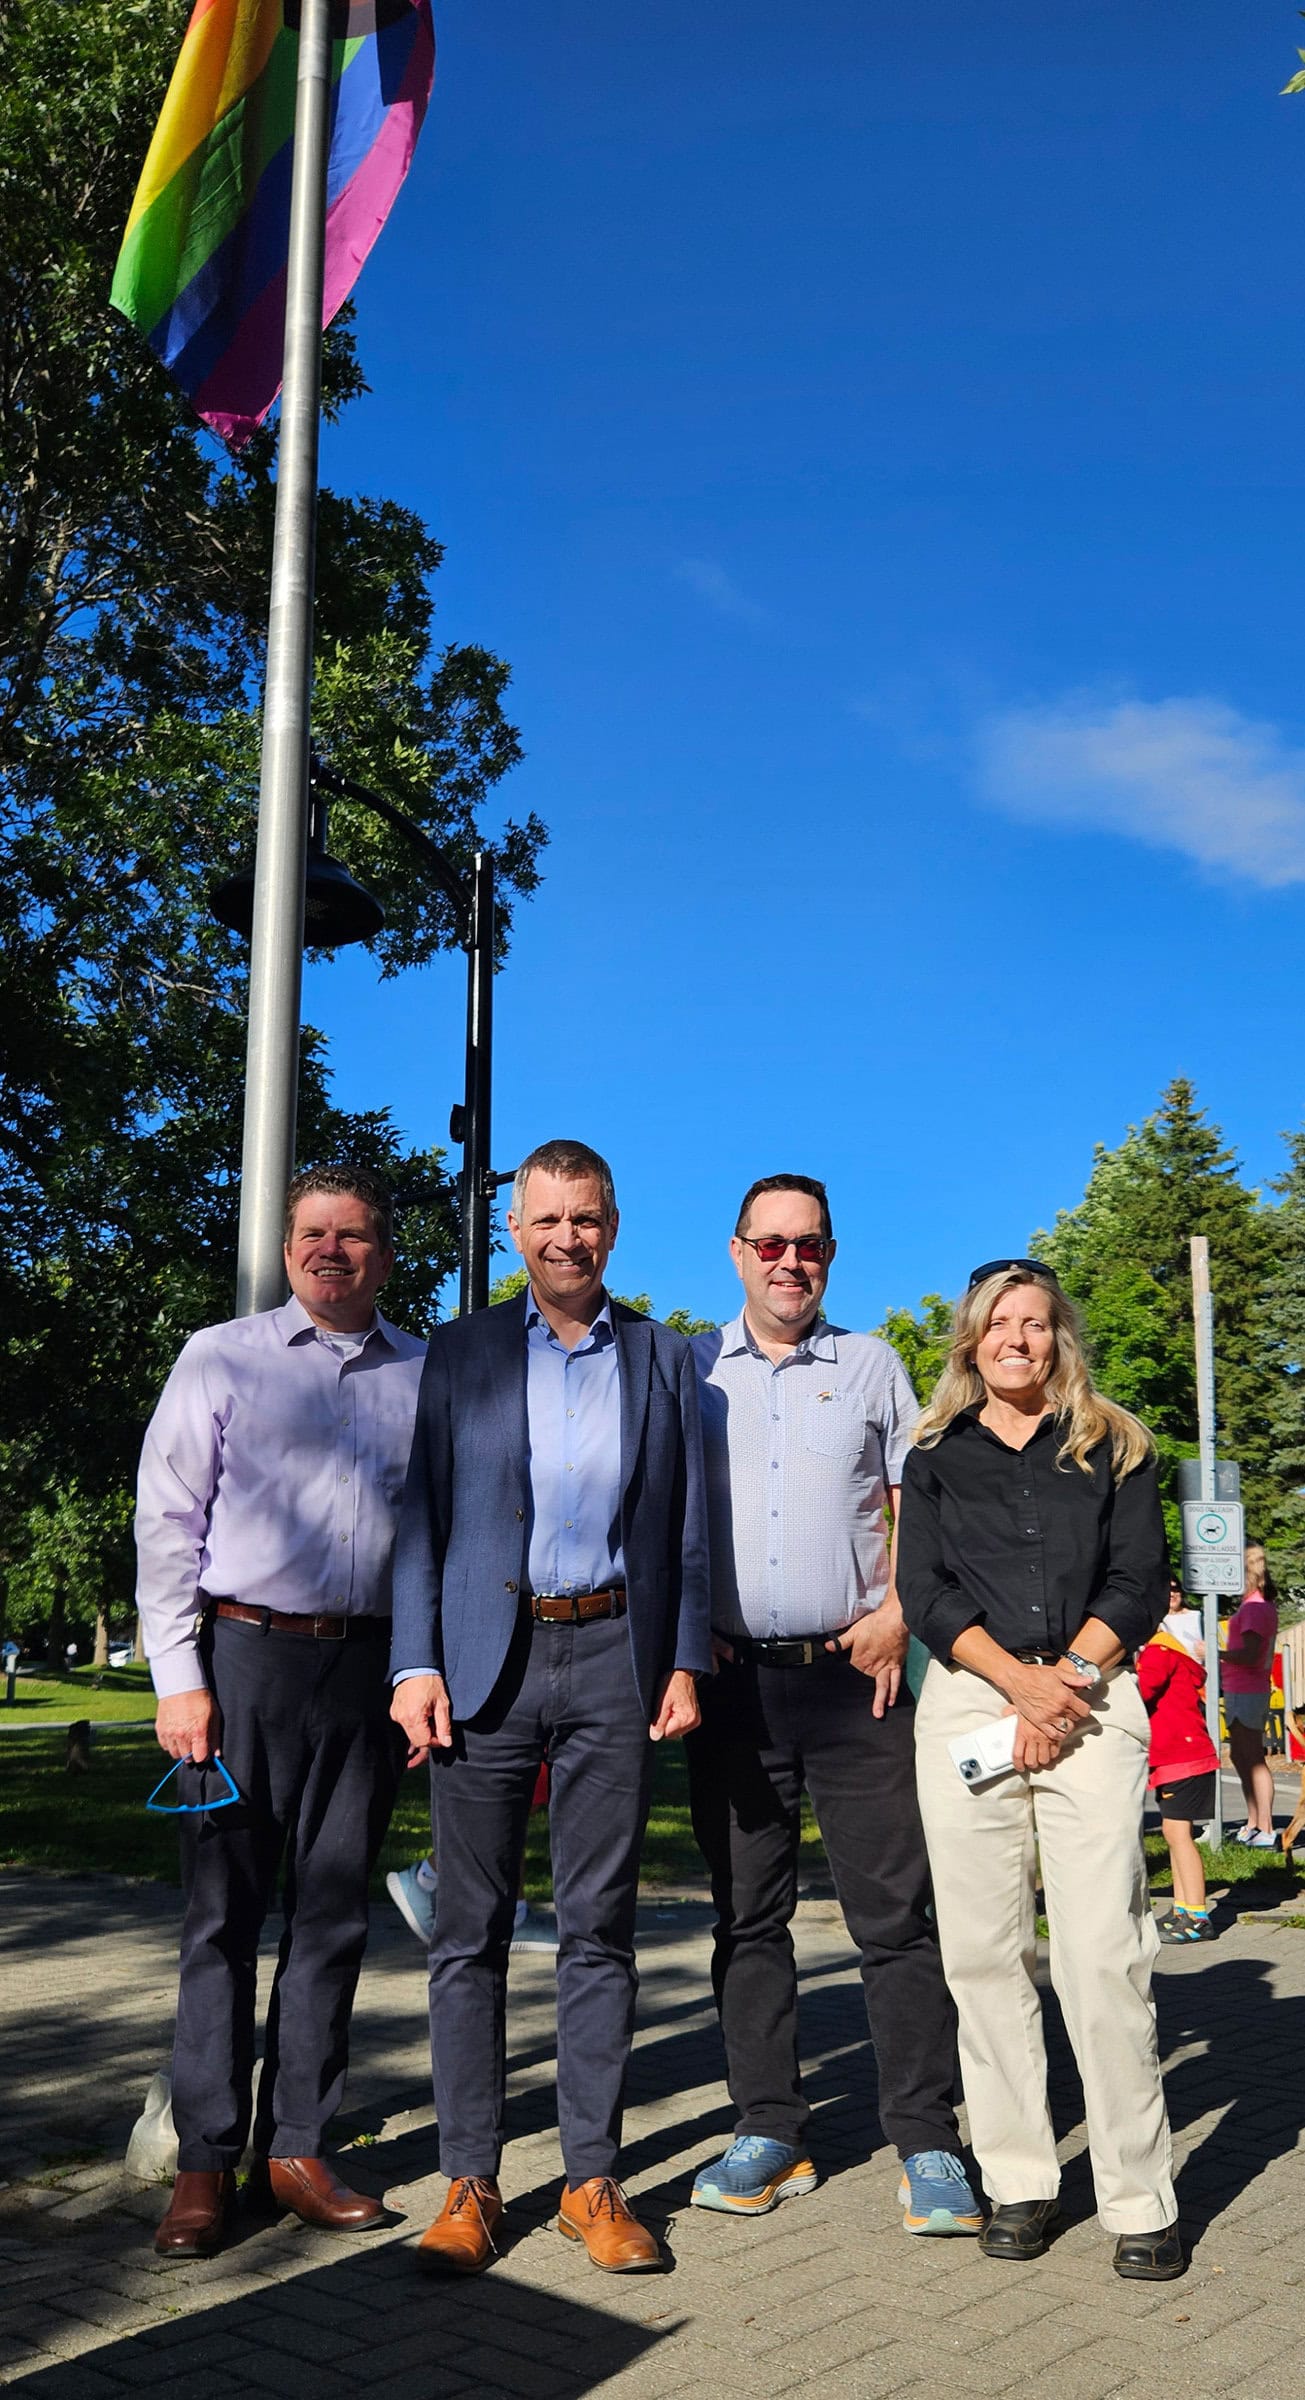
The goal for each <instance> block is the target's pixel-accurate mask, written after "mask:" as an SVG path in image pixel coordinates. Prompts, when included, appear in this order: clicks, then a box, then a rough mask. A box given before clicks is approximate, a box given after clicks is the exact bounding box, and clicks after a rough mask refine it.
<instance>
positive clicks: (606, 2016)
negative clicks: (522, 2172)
mask: <svg viewBox="0 0 1305 2400" xmlns="http://www.w3.org/2000/svg"><path fill="white" fill-rule="evenodd" d="M542 1759H547V1761H548V1765H549V1770H550V1781H549V1803H548V1816H549V1840H550V1844H551V1848H552V1855H553V1897H554V1901H555V1903H556V1906H557V1927H558V1951H557V2105H558V2125H559V2129H560V2133H561V2140H562V2156H563V2159H564V2161H565V2165H566V2173H567V2181H568V2182H569V2183H570V2184H572V2185H573V2186H574V2185H576V2184H580V2183H585V2182H587V2181H588V2179H589V2177H590V2176H592V2175H614V2174H615V2172H616V2162H617V2154H618V2152H619V2149H620V2142H621V2110H622V2101H623V2097H624V2087H625V2070H626V2064H627V2061H628V2059H629V2054H630V2042H631V2039H632V2037H633V2033H634V2004H635V1993H636V1991H637V1988H638V1977H637V1975H636V1972H635V1963H634V1914H635V1900H636V1895H637V1890H638V1881H639V1853H640V1849H641V1847H642V1843H643V1833H644V1826H645V1824H646V1822H647V1816H648V1797H649V1788H650V1783H651V1776H652V1760H653V1748H652V1744H651V1743H650V1741H649V1739H648V1721H647V1718H646V1716H645V1714H644V1710H643V1707H642V1704H641V1702H640V1699H639V1694H638V1691H637V1689H636V1686H635V1681H634V1668H633V1664H632V1662H631V1657H630V1634H629V1627H628V1625H627V1624H626V1622H625V1620H624V1619H623V1618H602V1617H599V1618H595V1619H594V1620H592V1621H591V1622H590V1623H589V1624H586V1625H532V1623H531V1620H530V1618H529V1616H528V1615H527V1614H526V1612H525V1611H524V1610H523V1612H522V1619H521V1623H520V1625H519V1627H518V1630H517V1635H516V1638H515V1640H514V1642H513V1646H512V1649H511V1651H510V1653H509V1656H508V1659H507V1663H506V1665H505V1666H504V1669H503V1673H502V1675H501V1676H500V1678H499V1681H498V1684H497V1686H496V1687H495V1690H494V1691H493V1693H492V1694H491V1696H490V1698H489V1700H488V1702H487V1703H486V1705H485V1707H484V1708H483V1709H482V1710H481V1711H480V1712H479V1714H478V1715H477V1716H475V1717H472V1718H469V1719H468V1720H467V1721H466V1723H465V1724H458V1725H456V1726H455V1728H454V1747H453V1749H452V1750H451V1751H447V1750H446V1751H437V1752H435V1753H433V1754H432V1758H431V1823H432V1828H433V1832H434V1841H435V1862H436V1865H437V1867H438V1870H439V1903H438V1906H437V1908H436V1911H435V1932H434V1936H433V1939H432V1942H431V1949H430V2029H431V2063H432V2068H433V2073H434V2083H435V2114H436V2117H437V2119H438V2122H439V2129H440V2165H441V2167H442V2168H443V2170H444V2172H445V2174H446V2175H449V2176H452V2177H457V2176H462V2175H497V2173H498V2168H499V2160H500V2158H501V2156H502V2151H503V2143H504V2138H505V2129H504V2115H505V2097H506V2072H507V2068H506V2022H507V1968H508V1946H509V1943H510V1941H511V1938H512V1921H513V1915H514V1911H515V1906H516V1896H517V1878H518V1873H519V1870H520V1864H521V1853H522V1849H523V1847H524V1844H525V1838H526V1820H527V1818H528V1816H529V1814H530V1801H531V1794H532V1792H533V1790H534V1786H535V1778H536V1776H537V1774H538V1770H539V1765H540V1761H541V1760H542Z"/></svg>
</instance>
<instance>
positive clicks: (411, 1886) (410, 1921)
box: [385, 1861, 435, 1947]
mask: <svg viewBox="0 0 1305 2400" xmlns="http://www.w3.org/2000/svg"><path fill="white" fill-rule="evenodd" d="M418 1864H420V1861H418ZM385 1889H386V1891H387V1892H388V1893H389V1895H390V1898H391V1900H392V1901H393V1902H394V1905H395V1907H396V1908H397V1910H398V1912H399V1915H400V1916H401V1917H402V1919H403V1922H404V1924H405V1925H406V1926H407V1928H408V1931H409V1933H415V1934H416V1936H417V1939H418V1941H419V1942H425V1943H426V1944H427V1946H428V1947H429V1944H430V1937H431V1935H432V1934H433V1932H434V1931H435V1894H434V1892H432V1891H430V1890H429V1889H428V1888H427V1886H426V1885H425V1884H424V1883H422V1882H421V1880H420V1878H419V1876H418V1873H417V1868H416V1867H404V1868H402V1869H401V1870H400V1872H399V1873H398V1874H390V1875H387V1876H386V1878H385Z"/></svg>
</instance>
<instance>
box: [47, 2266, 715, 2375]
mask: <svg viewBox="0 0 1305 2400" xmlns="http://www.w3.org/2000/svg"><path fill="white" fill-rule="evenodd" d="M128 2238H130V2241H131V2249H132V2252H138V2250H139V2245H140V2242H141V2239H142V2234H141V2229H140V2228H139V2227H135V2228H133V2232H132V2235H131V2236H130V2237H128ZM270 2238H271V2239H272V2240H275V2239H276V2237H275V2236H273V2237H270ZM228 2260H229V2261H230V2262H231V2266H230V2271H231V2272H233V2273H234V2272H247V2270H248V2266H249V2263H250V2244H249V2243H247V2242H240V2243H238V2244H237V2245H236V2247H235V2249H234V2250H233V2251H230V2252H227V2253H225V2254H224V2257H223V2258H222V2259H215V2260H212V2261H210V2262H208V2263H207V2264H206V2265H203V2266H196V2267H191V2268H188V2269H185V2270H175V2271H174V2272H175V2273H176V2276H177V2280H176V2282H175V2284H174V2283H172V2282H171V2281H168V2282H166V2283H165V2285H164V2286H163V2288H165V2289H173V2290H175V2293H176V2299H177V2302H178V2303H179V2313H178V2314H177V2316H176V2318H175V2319H174V2320H172V2321H170V2322H168V2323H167V2324H164V2325H152V2326H149V2327H145V2328H142V2329H141V2330H140V2331H139V2332H135V2333H131V2334H127V2335H124V2336H122V2337H120V2338H118V2339H116V2340H114V2339H109V2340H107V2341H105V2342H103V2343H101V2344H99V2345H97V2346H96V2347H95V2348H93V2349H90V2350H86V2351H83V2352H82V2353H81V2355H80V2356H79V2357H77V2358H75V2359H70V2360H67V2361H60V2362H58V2363H52V2364H51V2365H49V2366H46V2367H39V2368H34V2369H29V2370H28V2371H27V2372H25V2373H22V2374H19V2375H18V2376H16V2377H15V2378H14V2380H13V2381H12V2382H10V2383H9V2384H8V2385H7V2386H6V2389H7V2390H9V2391H13V2392H30V2393H32V2394H33V2395H37V2396H38V2400H63V2395H65V2394H66V2395H67V2396H68V2400H85V2396H86V2394H87V2393H96V2394H104V2393H108V2392H113V2391H119V2390H121V2391H124V2392H125V2391H132V2392H139V2391H141V2390H157V2391H158V2392H160V2393H166V2392H170V2391H172V2390H174V2389H177V2388H180V2387H182V2386H185V2387H186V2388H188V2389H192V2390H194V2389H197V2388H200V2387H201V2386H206V2387H207V2388H208V2389H210V2390H212V2391H215V2392H219V2393H220V2394H221V2395H222V2400H267V2395H268V2394H269V2393H271V2394H275V2393H278V2392H280V2393H284V2394H286V2395H288V2396H289V2395H300V2394H305V2395H307V2394H311V2395H312V2400H331V2396H332V2395H335V2394H341V2395H343V2394H352V2393H355V2392H362V2391H367V2392H377V2391H384V2390H386V2389H389V2388H393V2387H397V2386H399V2385H400V2384H403V2385H411V2386H412V2387H413V2388H414V2389H415V2390H417V2391H419V2392H421V2393H422V2394H427V2393H429V2392H432V2391H437V2392H438V2393H439V2395H440V2400H446V2396H447V2400H456V2396H457V2395H460V2394H463V2393H468V2394H470V2393H473V2392H474V2393H475V2394H476V2395H477V2400H521V2395H523V2394H528V2395H529V2396H530V2400H584V2395H585V2394H587V2393H589V2392H592V2391H595V2390H597V2389H598V2387H599V2386H600V2385H602V2384H604V2383H606V2382H608V2381H609V2380H610V2379H611V2378H612V2377H613V2376H616V2375H619V2374H621V2373H622V2372H623V2370H625V2369H626V2368H628V2367H630V2366H632V2365H633V2364H634V2363H635V2362H636V2361H637V2360H638V2359H640V2358H642V2357H643V2356H644V2355H645V2354H646V2353H647V2352H648V2351H650V2350H651V2349H653V2348H654V2347H655V2346H656V2345H657V2343H659V2342H660V2341H663V2340H664V2339H665V2338H666V2337H667V2336H668V2335H671V2334H674V2333H676V2332H678V2331H679V2330H680V2327H681V2325H682V2322H683V2319H682V2318H681V2317H680V2316H679V2315H678V2314H676V2313H674V2312H672V2311H671V2310H669V2309H667V2308H666V2307H665V2305H664V2298H665V2284H664V2281H662V2280H660V2279H657V2278H648V2279H647V2280H646V2283H645V2285H644V2287H643V2288H644V2290H645V2291H646V2293H647V2294H648V2299H647V2309H646V2312H645V2315H646V2318H648V2319H654V2318H655V2319H660V2321H659V2322H655V2323H651V2322H647V2321H645V2322H643V2323H635V2324H631V2323H630V2322H628V2321H627V2320H625V2319H623V2318H620V2317H617V2316H614V2315H611V2314H609V2313H608V2312H607V2311H606V2310H605V2309H601V2308H591V2307H588V2306H586V2305H585V2304H583V2303H582V2302H579V2301H574V2300H570V2299H565V2298H561V2297H559V2296H557V2295H555V2294H550V2293H543V2292H538V2291H534V2290H531V2289H530V2288H529V2287H528V2286H526V2285H524V2284H522V2283H520V2282H516V2281H514V2280H513V2278H512V2275H511V2272H510V2267H509V2266H508V2265H507V2264H506V2263H500V2264H499V2265H498V2266H496V2267H494V2268H493V2269H491V2271H490V2272H489V2273H488V2274H487V2275H485V2276H482V2277H477V2278H475V2279H474V2280H471V2281H463V2282H449V2283H445V2282H441V2281H439V2280H436V2279H434V2278H430V2277H426V2276H422V2275H421V2274H419V2273H418V2271H417V2270H416V2269H415V2268H414V2266H413V2263H412V2258H411V2254H410V2252H409V2251H408V2250H407V2248H406V2247H405V2246H402V2245H400V2244H398V2243H395V2242H390V2243H388V2244H387V2245H386V2246H385V2247H384V2248H383V2249H379V2248H378V2249H376V2250H372V2251H368V2252H365V2253H362V2254H360V2253H358V2252H351V2254H350V2255H349V2257H347V2258H342V2259H340V2260H339V2261H338V2262H335V2261H328V2262H326V2263H324V2264H321V2265H306V2266H305V2268H304V2270H303V2271H302V2272H300V2273H298V2274H295V2275H294V2276H293V2277H291V2278H289V2279H287V2280H282V2281H277V2282H275V2283H269V2284H267V2285H265V2286H264V2287H262V2288H260V2289H258V2290H256V2291H254V2292H245V2293H242V2294H239V2295H237V2296H233V2297H230V2298H223V2297H222V2278H223V2273H224V2269H225V2267H226V2262H227V2261H228ZM101 2261H102V2262H104V2254H103V2252H101ZM237 2262H238V2263H237ZM122 2263H123V2265H124V2267H125V2266H127V2265H128V2264H129V2263H130V2258H129V2254H128V2253H127V2252H126V2250H125V2249H124V2254H123V2261H122ZM269 2263H270V2260H269ZM104 2264H105V2265H107V2264H108V2262H104ZM70 2265H71V2261H70ZM109 2271H110V2272H111V2268H110V2270H109ZM659 2295H660V2296H659ZM103 2297H104V2294H103V2288H102V2289H101V2293H100V2299H101V2302H102V2301H103Z"/></svg>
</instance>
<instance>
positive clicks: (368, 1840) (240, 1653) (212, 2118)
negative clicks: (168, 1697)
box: [172, 1618, 407, 2168]
mask: <svg viewBox="0 0 1305 2400" xmlns="http://www.w3.org/2000/svg"><path fill="white" fill-rule="evenodd" d="M201 1655H202V1657H203V1660H204V1665H205V1671H206V1673H207V1675H208V1679H209V1683H210V1686H211V1688H212V1690H213V1693H214V1695H215V1697H216V1699H217V1703H218V1706H219V1708H220V1709H221V1711H222V1756H223V1758H224V1760H225V1761H226V1764H227V1767H228V1769H229V1770H230V1772H231V1774H232V1776H233V1777H234V1778H235V1781H236V1784H237V1785H238V1787H239V1790H240V1793H241V1801H240V1804H239V1805H238V1806H236V1807H232V1808H223V1809H215V1810H214V1811H213V1813H212V1814H211V1815H209V1816H198V1817H183V1818H182V1819H181V1820H180V1822H181V1864H182V1882H183V1886H184V1889H185V1895H186V1913H185V1922H184V1925H183V1929H182V1937H181V1988H180V1992H179V1995H178V2001H177V2037H176V2047H175V2050H174V2053H173V2067H172V2111H173V2117H174V2119H175V2122H176V2127H177V2134H178V2137H179V2141H180V2150H179V2154H178V2164H179V2165H180V2166H182V2167H207V2168H213V2167H234V2166H235V2165H236V2164H237V2163H238V2161H239V2159H240V2156H241V2153H242V2151H243V2149H244V2147H245V2143H246V2140H247V2139H248V2135H249V2126H250V2116H251V2108H252V2091H251V2086H252V2078H253V2066H254V2048H255V2032H254V2004H255V1987H256V1979H257V1958H258V1942H259V1936H260V1934H261V1932H262V1929H263V1923H264V1919H265V1918H266V1916H267V1913H268V1910H269V1908H270V1907H271V1905H272V1901H273V1899H274V1896H275V1892H276V1881H277V1874H278V1870H279V1869H280V1868H281V1865H282V1862H283V1861H284V1869H285V1875H284V1901H285V1914H284V1926H283V1931H282V1935H281V1947H280V1954H279V1956H278V1959H277V1964H276V1975H275V1979H274V1981H273V1985H272V1992H271V1997H270V2000H269V2003H268V2011H267V2028H266V2033H265V2035H264V2042H263V2068H262V2074H261V2076H260V2078H259V2088H258V2114H257V2120H256V2122H255V2126H254V2139H255V2146H256V2148H257V2149H258V2150H259V2152H260V2153H267V2154H269V2155H270V2156H272V2157H273V2158H316V2157H320V2155H321V2150H322V2136H323V2132H324V2129H325V2127H326V2125H327V2123H328V2121H329V2119H330V2118H331V2117H332V2116H333V2115H334V2113H335V2111H336V2109H337V2108H338V2107H339V2105H340V2099H341V2096H342V2094H343V2091H344V2078H345V2069H346V2066H347V2064H348V2037H349V2014H350V2011H351V2009H352V2007H353V1996H354V1989H355V1987H356V1985H357V1981H358V1970H359V1967H360V1966H361V1964H362V1955H363V1949H364V1946H365V1944H366V1940H367V1881H368V1877H369V1875H370V1873H371V1869H372V1867H373V1865H374V1863H375V1860H376V1857H377V1854H378V1853H379V1850H380V1846H381V1843H382V1841H383V1840H384V1837H385V1829H386V1826H387V1825H388V1824H389V1821H390V1812H391V1810H392V1808H393V1806H394V1797H395V1793H396V1791H397V1790H398V1785H399V1778H400V1776H401V1774H402V1772H403V1762H404V1758H405V1756H406V1748H407V1746H406V1743H405V1742H404V1739H403V1736H402V1734H401V1733H400V1731H399V1729H398V1727H397V1726H396V1725H393V1724H391V1722H390V1717H389V1704H390V1690H389V1683H388V1680H387V1668H388V1662H389V1649H388V1644H387V1642H386V1641H385V1640H383V1639H382V1640H370V1641H350V1642H332V1641H313V1640H309V1639H308V1638H307V1637H306V1636H303V1635H300V1634H288V1633H266V1634H265V1633H263V1632H262V1631H261V1629H260V1628H259V1627H257V1626H253V1625H242V1624H234V1623H232V1622H231V1621H230V1619H226V1618H218V1619H216V1620H210V1622H209V1623H208V1625H207V1626H206V1627H205V1630H204V1634H203V1636H202V1642H201ZM178 1780H179V1782H180V1783H181V1785H182V1786H183V1789H182V1792H181V1795H180V1796H181V1798H182V1799H184V1800H189V1799H192V1798H198V1797H200V1796H201V1787H200V1783H199V1778H198V1776H197V1775H196V1774H195V1772H194V1770H193V1769H185V1768H183V1769H182V1772H181V1775H180V1777H179V1779H178ZM203 1789H205V1790H208V1791H211V1790H212V1789H213V1781H212V1778H211V1777H210V1778H208V1779H207V1781H206V1783H205V1785H204V1787H203Z"/></svg>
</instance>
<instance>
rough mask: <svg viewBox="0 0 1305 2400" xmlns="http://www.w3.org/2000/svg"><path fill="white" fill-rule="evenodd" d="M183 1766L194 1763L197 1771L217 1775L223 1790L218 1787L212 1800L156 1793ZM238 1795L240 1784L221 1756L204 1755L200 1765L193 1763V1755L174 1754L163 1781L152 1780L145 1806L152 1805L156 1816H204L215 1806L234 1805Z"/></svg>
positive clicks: (225, 1806)
mask: <svg viewBox="0 0 1305 2400" xmlns="http://www.w3.org/2000/svg"><path fill="white" fill-rule="evenodd" d="M183 1767H195V1771H196V1773H197V1774H199V1775H208V1774H210V1773H211V1774H214V1775H220V1776H221V1778H222V1783H223V1785H225V1787H226V1788H225V1790H223V1789H221V1788H219V1791H218V1794H217V1797H216V1799H213V1800H160V1798H159V1793H160V1792H161V1791H164V1790H166V1788H167V1786H168V1785H169V1784H170V1783H171V1781H172V1778H173V1776H174V1775H177V1774H179V1773H180V1771H181V1769H182V1768H183ZM239 1798H240V1791H239V1787H238V1786H237V1784H236V1783H235V1781H234V1779H233V1777H232V1775H231V1772H230V1769H229V1768H228V1766H227V1763H226V1760H225V1759H224V1758H206V1759H205V1760H204V1763H203V1765H202V1766H196V1762H195V1760H194V1759H193V1758H177V1759H174V1760H173V1762H172V1765H171V1766H170V1767H169V1769H168V1771H167V1774H166V1775H165V1776H164V1778H163V1781H162V1782H161V1783H156V1784H155V1786H154V1789H153V1791H152V1792H151V1793H150V1796H149V1798H148V1800H147V1801H146V1803H145V1806H146V1807H147V1808H152V1809H153V1811H154V1814H155V1816H156V1817H207V1816H211V1815H212V1814H213V1811H214V1809H215V1808H233V1807H234V1806H235V1803H236V1801H237V1800H238V1799H239Z"/></svg>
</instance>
